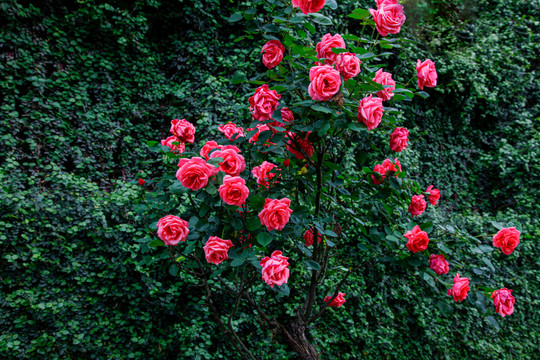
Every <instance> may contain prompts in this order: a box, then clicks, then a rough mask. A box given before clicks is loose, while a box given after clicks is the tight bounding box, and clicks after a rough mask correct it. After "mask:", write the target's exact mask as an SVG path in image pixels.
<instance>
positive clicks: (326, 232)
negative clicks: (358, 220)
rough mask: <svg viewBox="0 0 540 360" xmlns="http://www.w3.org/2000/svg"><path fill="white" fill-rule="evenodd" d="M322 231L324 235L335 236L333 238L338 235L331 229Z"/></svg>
mask: <svg viewBox="0 0 540 360" xmlns="http://www.w3.org/2000/svg"><path fill="white" fill-rule="evenodd" d="M324 233H325V234H326V235H328V236H330V237H335V238H337V237H338V234H336V233H335V232H333V231H332V230H326V231H325V232H324Z"/></svg>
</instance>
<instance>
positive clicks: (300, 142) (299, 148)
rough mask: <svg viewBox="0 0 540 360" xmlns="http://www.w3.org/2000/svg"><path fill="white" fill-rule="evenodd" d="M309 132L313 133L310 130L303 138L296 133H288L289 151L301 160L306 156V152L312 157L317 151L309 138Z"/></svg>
mask: <svg viewBox="0 0 540 360" xmlns="http://www.w3.org/2000/svg"><path fill="white" fill-rule="evenodd" d="M309 134H311V131H308V132H307V133H306V137H305V138H303V139H302V138H301V137H300V136H299V135H298V134H296V133H293V132H288V133H287V139H288V140H287V150H289V152H290V153H291V154H293V155H294V156H296V158H297V159H299V160H302V159H305V158H306V157H305V156H304V154H306V155H307V156H308V158H310V157H311V155H313V152H314V151H315V149H314V148H313V144H312V143H311V142H310V141H309V140H308V137H309Z"/></svg>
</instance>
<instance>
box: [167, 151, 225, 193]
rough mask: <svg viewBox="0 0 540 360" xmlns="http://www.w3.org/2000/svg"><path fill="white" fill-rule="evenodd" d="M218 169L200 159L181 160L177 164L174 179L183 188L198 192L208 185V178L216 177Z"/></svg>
mask: <svg viewBox="0 0 540 360" xmlns="http://www.w3.org/2000/svg"><path fill="white" fill-rule="evenodd" d="M217 172H218V169H216V168H215V167H214V166H212V165H210V164H208V163H207V162H206V161H204V160H203V159H201V158H200V157H192V158H191V159H187V158H182V159H180V161H179V162H178V171H177V172H176V178H177V179H178V180H179V181H180V183H181V184H182V186H183V187H185V188H188V189H191V190H199V189H202V188H203V187H205V186H206V185H207V184H208V180H209V179H210V177H212V176H214V175H216V174H217Z"/></svg>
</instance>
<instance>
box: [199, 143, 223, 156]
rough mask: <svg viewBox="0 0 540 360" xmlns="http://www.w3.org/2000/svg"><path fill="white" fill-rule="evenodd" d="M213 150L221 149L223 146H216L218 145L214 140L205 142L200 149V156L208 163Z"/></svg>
mask: <svg viewBox="0 0 540 360" xmlns="http://www.w3.org/2000/svg"><path fill="white" fill-rule="evenodd" d="M213 149H223V145H218V143H217V142H215V141H214V140H210V141H207V142H206V144H204V146H203V147H202V148H201V152H200V154H201V156H202V157H204V159H205V160H206V161H208V159H210V155H209V154H210V151H212V150H213Z"/></svg>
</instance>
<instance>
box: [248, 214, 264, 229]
mask: <svg viewBox="0 0 540 360" xmlns="http://www.w3.org/2000/svg"><path fill="white" fill-rule="evenodd" d="M246 228H247V229H248V230H249V231H255V230H257V229H260V228H261V220H260V219H259V218H258V217H254V218H251V219H249V220H248V222H247V224H246Z"/></svg>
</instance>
